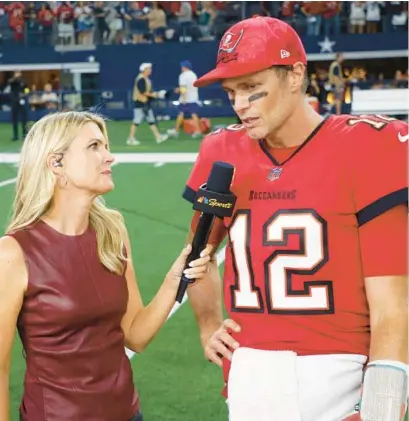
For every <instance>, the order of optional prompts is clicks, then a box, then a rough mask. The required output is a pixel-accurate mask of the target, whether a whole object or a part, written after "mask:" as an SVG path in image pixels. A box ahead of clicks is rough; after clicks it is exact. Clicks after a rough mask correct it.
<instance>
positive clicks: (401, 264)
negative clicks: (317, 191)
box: [351, 116, 408, 421]
mask: <svg viewBox="0 0 409 421" xmlns="http://www.w3.org/2000/svg"><path fill="white" fill-rule="evenodd" d="M352 120H353V122H352V124H353V125H359V127H360V128H359V130H358V129H357V131H358V132H357V138H356V139H354V140H355V145H354V152H356V153H354V154H353V160H354V165H353V167H352V168H351V170H352V174H353V179H354V189H353V193H354V201H355V207H356V210H357V212H356V216H357V222H358V226H359V241H360V253H361V259H362V269H363V275H364V279H365V289H366V297H367V301H368V306H369V313H370V332H371V342H370V355H369V363H368V365H367V367H366V369H365V373H364V379H363V387H362V401H361V409H360V415H361V418H362V419H369V418H370V417H371V415H370V414H373V413H377V414H378V415H377V417H378V418H377V419H379V420H380V421H401V419H402V416H403V415H402V413H403V411H404V409H405V407H406V401H407V395H406V390H405V384H406V383H407V372H408V365H407V363H408V278H407V256H408V254H407V253H408V251H407V238H406V236H407V229H408V219H407V201H408V180H407V143H402V142H400V141H399V136H398V133H400V132H402V133H407V124H404V123H402V122H400V121H397V120H396V121H389V120H391V119H389V118H388V117H381V118H380V117H378V116H367V117H364V118H362V117H357V118H354V119H352ZM355 148H356V149H355ZM385 162H389V163H391V165H393V170H391V171H390V172H387V173H386V174H384V175H383V176H379V172H378V170H379V168H380V167H381V166H382V165H384V163H385ZM396 405H398V407H397V406H396ZM399 405H400V406H399ZM391 408H398V409H399V410H398V411H397V412H395V411H393V410H391Z"/></svg>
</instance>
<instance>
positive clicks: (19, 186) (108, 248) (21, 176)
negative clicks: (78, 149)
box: [7, 111, 126, 275]
mask: <svg viewBox="0 0 409 421" xmlns="http://www.w3.org/2000/svg"><path fill="white" fill-rule="evenodd" d="M90 122H92V123H95V124H96V125H97V126H98V127H99V128H100V129H101V132H102V133H103V135H104V137H105V138H106V139H107V141H108V134H107V129H106V125H105V121H104V120H103V118H101V117H100V116H98V115H96V114H92V113H90V112H85V111H81V112H78V111H68V112H61V113H53V114H49V115H47V116H45V117H43V118H42V119H41V120H39V121H37V122H36V123H35V124H34V125H33V126H32V127H31V129H30V131H29V132H28V134H27V136H26V138H25V141H24V144H23V147H22V150H21V157H20V165H19V169H18V175H17V181H16V195H15V199H14V203H13V211H12V217H11V221H10V223H9V226H8V227H7V232H12V231H17V230H20V229H23V228H25V227H27V226H29V225H31V224H33V223H35V222H36V221H37V220H39V218H40V217H41V216H42V215H43V214H44V213H45V212H46V211H47V210H48V209H49V207H50V205H51V201H52V198H53V195H54V188H55V184H56V176H55V175H54V174H53V172H52V171H51V170H50V169H49V167H48V165H47V158H48V157H49V156H50V155H51V154H64V152H65V151H66V150H67V149H68V148H69V146H70V144H71V142H72V141H73V140H74V138H75V137H76V136H77V134H78V131H79V130H80V129H81V127H83V126H84V124H86V123H90ZM89 222H90V224H91V226H92V227H93V229H94V231H95V233H96V237H97V246H98V255H99V259H100V261H101V263H102V264H103V265H104V266H105V267H106V268H108V269H109V270H110V271H112V272H114V273H117V274H119V275H121V274H123V272H124V261H125V260H126V258H125V255H124V238H125V236H126V229H125V224H124V219H123V217H122V215H121V214H120V213H119V212H118V211H115V210H112V209H108V208H107V207H106V206H105V201H104V200H103V198H102V197H100V196H99V197H97V198H96V199H95V200H94V202H93V203H92V206H91V210H90V217H89Z"/></svg>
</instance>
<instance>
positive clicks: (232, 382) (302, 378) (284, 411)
mask: <svg viewBox="0 0 409 421" xmlns="http://www.w3.org/2000/svg"><path fill="white" fill-rule="evenodd" d="M366 360H367V357H366V356H363V355H351V354H331V355H311V356H303V357H300V356H297V354H295V353H294V352H291V351H262V350H257V349H250V348H239V349H238V350H236V351H235V352H234V353H233V359H232V363H231V368H230V372H229V379H228V406H229V420H230V421H253V420H254V421H256V420H257V421H340V420H342V419H343V418H344V417H345V416H347V415H348V414H351V413H352V412H353V410H354V407H355V405H356V404H357V403H358V402H359V399H360V395H361V392H360V388H361V382H362V370H363V365H364V364H365V362H366Z"/></svg>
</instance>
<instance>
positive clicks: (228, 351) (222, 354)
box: [204, 319, 241, 367]
mask: <svg viewBox="0 0 409 421" xmlns="http://www.w3.org/2000/svg"><path fill="white" fill-rule="evenodd" d="M240 330H241V327H240V326H239V325H238V324H237V323H236V322H235V321H234V320H231V319H226V320H225V321H224V322H223V324H222V325H221V326H220V328H219V329H217V330H216V332H214V333H213V335H212V336H210V337H209V339H208V340H207V341H206V343H205V346H204V351H205V356H206V358H207V359H208V360H209V361H211V362H212V363H215V364H216V365H218V366H219V367H222V365H223V362H222V358H227V359H228V360H231V357H232V355H233V351H234V350H236V349H237V348H239V346H240V344H239V343H238V342H237V341H236V340H235V339H234V338H233V336H231V332H240Z"/></svg>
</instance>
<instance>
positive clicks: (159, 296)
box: [122, 239, 210, 352]
mask: <svg viewBox="0 0 409 421" xmlns="http://www.w3.org/2000/svg"><path fill="white" fill-rule="evenodd" d="M125 245H126V249H127V253H128V258H129V261H128V266H127V270H126V272H125V277H126V281H127V285H128V292H129V298H128V308H127V311H126V314H125V316H124V317H123V319H122V329H123V331H124V333H125V345H126V346H127V347H128V348H129V349H132V350H133V351H135V352H141V351H143V349H144V348H145V347H146V346H147V345H148V344H149V343H150V342H151V340H152V339H153V338H154V337H155V336H156V334H157V333H158V331H159V329H160V328H161V327H162V326H163V324H164V323H165V322H166V319H167V317H168V315H169V313H170V311H171V309H172V307H173V305H174V304H175V297H176V293H177V290H178V286H179V280H180V277H181V275H182V272H183V269H184V266H185V262H186V258H187V256H188V255H189V253H190V246H188V247H187V248H185V249H184V250H183V251H182V253H181V254H180V256H179V257H178V258H177V259H176V261H175V263H174V264H173V266H172V268H171V269H170V271H169V272H168V274H167V275H166V277H165V280H164V281H163V283H162V285H161V286H160V288H159V290H158V292H157V293H156V295H155V297H154V298H153V299H152V301H151V302H150V303H149V304H148V305H147V306H144V305H143V303H142V299H141V295H140V293H139V289H138V285H137V281H136V276H135V271H134V267H133V263H132V260H131V256H132V254H131V246H130V243H129V239H126V241H125ZM209 260H210V257H209V255H208V250H206V251H205V252H204V253H203V257H201V258H199V259H197V260H196V261H193V262H192V264H194V266H193V267H192V268H190V269H188V274H189V275H193V277H194V278H195V279H201V278H202V277H203V276H204V275H205V273H206V272H207V268H208V263H209Z"/></svg>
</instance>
